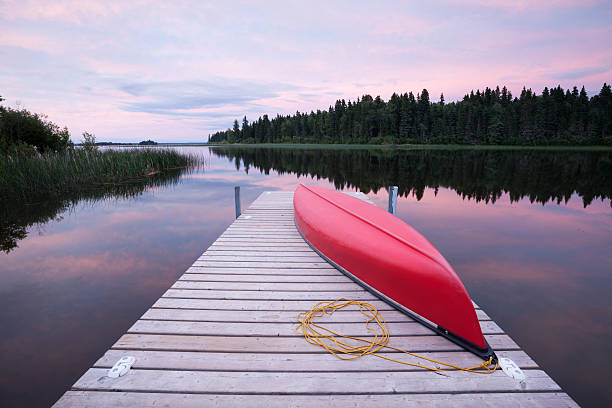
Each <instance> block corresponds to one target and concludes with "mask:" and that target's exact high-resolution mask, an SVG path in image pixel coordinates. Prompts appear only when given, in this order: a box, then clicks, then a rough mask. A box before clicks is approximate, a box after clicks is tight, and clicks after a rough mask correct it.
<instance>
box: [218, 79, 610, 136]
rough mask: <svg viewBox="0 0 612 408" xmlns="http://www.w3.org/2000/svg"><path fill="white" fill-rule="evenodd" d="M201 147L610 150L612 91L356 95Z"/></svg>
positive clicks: (241, 127) (246, 126)
mask: <svg viewBox="0 0 612 408" xmlns="http://www.w3.org/2000/svg"><path fill="white" fill-rule="evenodd" d="M208 141H209V143H348V144H368V143H369V144H485V145H499V144H504V145H527V146H529V145H535V146H537V145H612V91H611V87H610V85H608V84H606V83H604V84H603V86H602V88H601V91H600V92H599V94H597V95H594V96H592V97H590V98H589V97H588V95H587V92H586V90H585V89H584V86H583V87H582V89H581V90H580V91H579V90H578V88H577V87H573V89H572V90H569V89H567V90H564V89H563V88H561V86H557V87H556V88H551V89H549V88H548V87H546V88H544V90H543V91H542V93H541V94H540V95H537V94H536V93H535V92H533V91H532V90H531V89H525V88H523V90H522V91H521V94H520V96H519V97H513V95H512V93H511V92H510V91H508V90H507V88H506V87H505V86H504V87H503V88H502V89H500V88H499V86H498V87H496V88H495V89H490V88H486V89H485V90H484V91H480V90H477V91H476V92H474V91H472V92H470V93H469V94H466V95H465V96H464V97H463V99H462V100H461V101H457V102H450V103H445V101H444V95H443V94H442V95H440V100H439V101H438V102H432V101H430V96H429V92H428V91H427V89H423V90H422V91H421V92H420V93H417V95H416V97H415V96H414V94H413V93H412V92H408V93H403V94H397V93H394V94H393V95H392V96H391V98H390V99H389V100H388V101H386V102H385V101H384V100H382V99H381V98H380V96H377V97H376V98H372V96H370V95H364V96H362V97H361V98H357V101H355V102H352V101H350V100H349V101H348V103H347V102H346V101H345V100H344V99H342V100H337V101H336V103H335V105H334V106H330V107H329V109H328V110H317V111H316V112H314V111H312V112H310V113H300V112H299V111H298V112H296V113H295V115H277V116H276V117H275V118H272V119H270V118H269V117H268V115H263V116H262V117H260V118H259V119H257V120H256V121H253V122H249V121H248V120H247V118H246V116H245V117H244V118H243V119H242V124H240V123H239V122H238V120H234V125H233V127H232V128H228V129H227V130H225V131H220V132H216V133H215V134H213V135H210V136H209V139H208Z"/></svg>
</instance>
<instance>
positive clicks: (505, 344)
mask: <svg viewBox="0 0 612 408" xmlns="http://www.w3.org/2000/svg"><path fill="white" fill-rule="evenodd" d="M485 339H486V340H487V341H488V342H489V344H490V345H491V347H493V349H494V350H500V351H501V350H520V348H519V347H518V346H517V345H516V343H515V342H514V341H513V340H512V339H511V338H510V337H508V336H507V335H505V334H492V335H485ZM389 344H390V345H392V346H394V347H399V348H401V349H404V350H408V351H411V352H414V353H420V352H430V351H431V352H433V351H461V350H462V348H461V347H459V346H457V345H455V344H454V343H451V342H450V341H448V340H447V339H445V338H444V337H442V336H393V338H392V341H391V342H390V343H389ZM112 348H114V349H122V350H170V351H171V350H175V351H209V352H227V353H327V351H325V350H324V349H322V348H320V347H317V346H315V345H313V344H310V343H307V342H306V341H305V340H304V339H303V338H300V337H256V336H234V337H224V336H182V335H170V334H130V333H128V334H124V335H123V336H121V338H120V339H119V340H117V342H116V343H115V344H114V345H113V347H112Z"/></svg>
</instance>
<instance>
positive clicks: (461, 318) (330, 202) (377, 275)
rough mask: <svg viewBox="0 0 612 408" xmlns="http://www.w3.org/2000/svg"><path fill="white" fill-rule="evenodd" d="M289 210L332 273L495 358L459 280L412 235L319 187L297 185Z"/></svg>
mask: <svg viewBox="0 0 612 408" xmlns="http://www.w3.org/2000/svg"><path fill="white" fill-rule="evenodd" d="M293 206H294V209H295V223H296V225H297V228H298V230H299V231H300V233H301V234H302V236H303V237H304V239H306V241H307V242H308V243H309V244H310V246H311V247H313V248H314V249H315V250H316V251H317V252H318V253H319V254H321V255H322V256H323V257H324V258H325V259H327V260H328V261H329V262H330V263H331V264H332V265H334V266H335V267H336V268H338V269H339V270H341V271H342V272H343V273H345V274H346V275H348V276H349V277H350V278H352V279H353V280H355V281H356V282H357V283H359V284H361V285H362V286H365V287H366V288H368V289H369V290H371V291H373V292H374V293H375V294H376V295H377V296H379V297H380V298H382V299H384V300H385V301H387V302H389V303H391V304H393V305H394V306H396V307H398V308H399V309H400V310H402V311H404V312H405V313H407V314H409V315H410V316H412V317H413V318H415V319H416V320H418V321H419V322H421V323H423V324H425V325H426V326H428V327H430V328H432V329H433V330H434V331H436V332H437V333H439V334H441V335H443V336H445V337H446V338H448V339H450V340H451V341H453V342H455V343H456V344H459V345H461V346H462V347H464V348H466V349H467V350H469V351H471V352H473V353H475V354H477V355H479V356H480V357H482V358H484V359H488V358H489V357H490V356H494V353H493V351H492V350H491V348H490V346H489V345H488V343H487V342H486V340H485V338H484V337H483V335H482V330H481V329H480V324H479V323H478V318H477V317H476V311H475V310H474V306H473V304H472V301H471V300H470V297H469V295H468V293H467V291H466V290H465V287H464V286H463V284H462V283H461V280H459V277H458V276H457V274H456V273H455V271H453V268H452V267H451V266H450V265H449V263H448V262H447V261H446V259H444V257H443V256H442V255H441V254H440V253H439V252H438V251H437V250H436V248H434V246H433V245H431V244H430V243H429V241H427V239H425V237H423V236H422V235H421V234H419V233H418V232H417V231H416V230H415V229H414V228H412V227H411V226H409V225H408V224H406V223H405V222H404V221H402V220H401V219H399V218H397V217H395V216H393V215H391V214H390V213H388V212H386V211H383V210H381V209H380V208H378V207H376V206H374V205H371V204H368V203H366V202H364V201H362V200H360V199H358V198H355V197H351V196H349V195H347V194H344V193H342V192H339V191H334V190H330V189H327V188H323V187H316V186H305V185H303V184H301V185H300V186H298V188H297V189H296V190H295V195H294V198H293Z"/></svg>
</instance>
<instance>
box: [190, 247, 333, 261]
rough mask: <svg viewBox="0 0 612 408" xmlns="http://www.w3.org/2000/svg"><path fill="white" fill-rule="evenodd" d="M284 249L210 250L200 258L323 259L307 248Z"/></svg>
mask: <svg viewBox="0 0 612 408" xmlns="http://www.w3.org/2000/svg"><path fill="white" fill-rule="evenodd" d="M285 249H286V248H283V249H282V250H281V249H279V248H275V249H274V250H267V251H252V250H250V249H242V250H240V249H239V250H233V251H232V250H229V249H226V250H221V251H218V250H208V251H206V252H205V253H204V255H203V256H201V257H200V259H202V260H205V259H208V257H217V256H233V257H234V258H241V257H244V256H259V257H262V256H278V257H283V258H314V257H317V258H318V259H321V257H320V256H319V255H317V254H316V253H315V252H313V251H312V250H310V251H309V250H308V249H306V248H304V249H303V250H302V251H292V250H289V249H286V250H285Z"/></svg>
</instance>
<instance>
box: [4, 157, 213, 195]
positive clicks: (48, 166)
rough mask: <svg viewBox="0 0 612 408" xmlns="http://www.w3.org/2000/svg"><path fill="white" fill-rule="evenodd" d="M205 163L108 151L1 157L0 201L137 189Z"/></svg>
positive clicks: (194, 160)
mask: <svg viewBox="0 0 612 408" xmlns="http://www.w3.org/2000/svg"><path fill="white" fill-rule="evenodd" d="M200 165H203V159H202V158H200V157H198V156H196V155H192V154H184V153H180V152H177V151H175V150H171V149H142V148H135V149H117V150H115V149H112V150H111V149H108V150H106V149H105V150H93V151H86V150H84V149H68V150H66V151H64V152H49V153H43V154H38V153H36V154H27V153H23V152H16V153H13V154H6V155H4V154H2V155H0V199H10V200H15V199H21V200H26V201H31V200H34V199H37V198H39V197H60V196H62V195H64V194H69V193H74V192H78V191H83V190H88V189H96V188H105V186H106V187H107V186H112V185H116V184H122V183H134V182H138V181H140V180H145V179H148V178H151V177H154V176H155V175H156V174H158V173H159V172H164V171H169V170H172V169H184V170H189V169H190V168H194V167H197V166H200Z"/></svg>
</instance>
